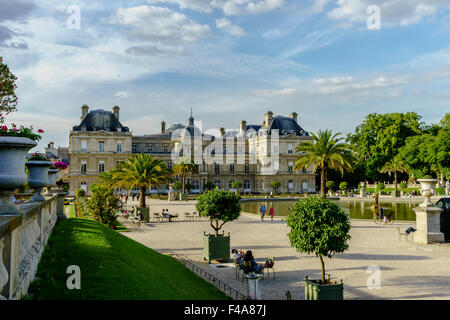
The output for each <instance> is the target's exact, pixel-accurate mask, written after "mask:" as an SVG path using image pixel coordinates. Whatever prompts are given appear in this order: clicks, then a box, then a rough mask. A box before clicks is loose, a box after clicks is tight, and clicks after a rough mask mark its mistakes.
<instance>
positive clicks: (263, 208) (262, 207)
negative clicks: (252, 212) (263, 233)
mask: <svg viewBox="0 0 450 320" xmlns="http://www.w3.org/2000/svg"><path fill="white" fill-rule="evenodd" d="M259 212H260V213H261V221H263V220H264V216H265V215H266V205H265V204H264V203H263V204H261V207H259Z"/></svg>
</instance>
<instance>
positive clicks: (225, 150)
mask: <svg viewBox="0 0 450 320" xmlns="http://www.w3.org/2000/svg"><path fill="white" fill-rule="evenodd" d="M223 153H224V154H225V153H227V146H223Z"/></svg>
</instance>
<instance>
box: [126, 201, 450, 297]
mask: <svg viewBox="0 0 450 320" xmlns="http://www.w3.org/2000/svg"><path fill="white" fill-rule="evenodd" d="M149 205H150V212H151V213H153V212H161V210H162V208H168V209H169V211H170V212H171V213H179V214H180V218H181V219H180V221H179V222H176V221H175V222H162V223H148V224H144V225H142V226H141V230H137V229H136V227H135V226H134V225H132V224H130V223H127V222H124V223H125V225H126V227H128V228H129V229H130V231H131V232H125V233H123V235H126V236H128V237H130V238H132V239H134V240H136V241H138V242H140V243H142V244H144V245H146V246H148V247H150V248H152V249H154V250H157V251H159V252H162V253H170V252H175V253H178V254H183V255H185V256H187V257H188V258H189V259H191V260H193V261H194V262H196V264H197V265H198V266H200V267H201V268H203V269H205V270H206V271H208V272H209V273H211V274H212V275H214V276H216V277H217V278H219V279H220V280H222V281H224V282H225V283H227V284H228V285H230V286H231V287H233V288H235V289H236V290H238V291H240V292H242V293H246V290H247V289H246V283H245V281H244V283H242V282H241V281H237V280H236V279H235V269H234V266H233V264H232V263H228V264H222V265H224V266H226V267H225V268H220V269H217V268H216V266H217V264H214V263H213V264H211V265H208V264H207V263H205V262H204V261H203V255H202V254H203V242H202V241H203V239H202V235H203V232H204V231H206V232H212V229H211V227H210V225H209V222H208V221H205V220H204V221H195V222H192V221H182V220H183V217H184V212H192V211H195V203H194V202H184V203H183V202H176V203H172V202H171V203H170V204H169V203H168V202H167V201H162V200H153V199H152V200H150V201H149ZM411 225H414V223H408V222H404V223H396V224H393V225H388V226H380V225H375V224H374V223H373V222H372V221H367V220H352V229H351V236H352V239H351V240H350V242H349V246H350V248H349V250H348V251H347V252H346V253H344V254H340V255H336V256H335V257H333V258H332V259H328V258H326V259H325V267H326V268H327V269H326V273H327V274H328V273H330V274H331V278H332V279H333V278H334V279H343V281H344V288H345V289H344V298H345V299H450V275H449V271H450V244H442V245H437V244H436V245H416V244H414V243H413V242H412V241H406V240H405V239H404V238H403V237H402V239H399V235H398V230H397V227H400V228H401V230H405V229H406V228H407V227H409V226H411ZM224 230H225V231H226V232H230V233H231V247H232V248H238V249H242V250H252V251H253V255H254V256H255V258H256V260H257V261H258V262H260V263H263V262H264V261H265V260H266V258H267V257H270V256H274V257H275V266H274V268H275V276H276V278H275V279H273V278H272V274H270V278H267V277H266V278H265V279H264V280H262V281H260V283H261V288H262V296H263V298H264V299H285V293H286V291H288V290H289V291H290V292H291V295H292V299H300V300H302V299H304V284H303V280H304V278H305V276H309V277H310V278H319V277H320V262H319V260H318V258H316V257H315V256H312V255H310V256H308V255H306V254H299V253H297V252H296V251H295V249H293V248H291V247H290V244H289V239H288V237H287V233H288V232H289V229H288V227H287V226H286V222H285V221H283V220H281V219H277V220H275V221H274V222H270V220H266V219H265V220H264V221H263V222H261V220H260V219H257V218H255V217H254V216H253V215H251V214H245V213H244V214H242V215H241V217H240V218H239V219H238V220H236V221H233V222H229V223H227V224H225V226H224ZM369 266H376V267H378V268H379V270H380V287H379V288H378V289H377V288H369V287H368V286H367V282H368V279H369V278H370V277H371V276H372V272H367V268H368V267H369ZM372 283H373V282H372Z"/></svg>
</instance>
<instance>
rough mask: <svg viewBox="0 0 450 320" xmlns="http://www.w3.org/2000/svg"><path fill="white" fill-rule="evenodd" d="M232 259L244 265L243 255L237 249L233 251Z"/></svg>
mask: <svg viewBox="0 0 450 320" xmlns="http://www.w3.org/2000/svg"><path fill="white" fill-rule="evenodd" d="M231 258H232V259H233V260H236V264H243V262H244V260H243V259H242V254H241V253H239V252H238V250H237V249H231Z"/></svg>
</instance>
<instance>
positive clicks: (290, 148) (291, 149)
mask: <svg viewBox="0 0 450 320" xmlns="http://www.w3.org/2000/svg"><path fill="white" fill-rule="evenodd" d="M292 152H293V147H292V144H288V153H292Z"/></svg>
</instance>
